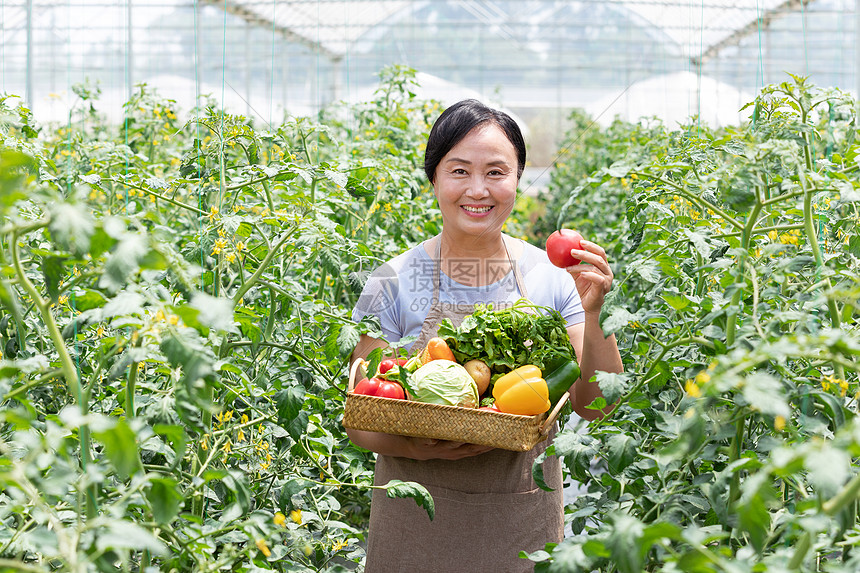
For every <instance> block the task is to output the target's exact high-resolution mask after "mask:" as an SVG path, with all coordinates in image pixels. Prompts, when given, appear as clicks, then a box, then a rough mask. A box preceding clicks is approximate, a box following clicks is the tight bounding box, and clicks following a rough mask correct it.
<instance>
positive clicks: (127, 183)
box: [115, 178, 209, 215]
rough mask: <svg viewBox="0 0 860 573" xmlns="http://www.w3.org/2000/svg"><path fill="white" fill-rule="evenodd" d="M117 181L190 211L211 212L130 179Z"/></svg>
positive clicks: (202, 213) (205, 213)
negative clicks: (136, 183) (132, 181)
mask: <svg viewBox="0 0 860 573" xmlns="http://www.w3.org/2000/svg"><path fill="white" fill-rule="evenodd" d="M115 181H116V182H117V183H119V184H121V185H125V186H126V187H131V188H132V189H137V190H138V191H143V192H144V193H146V194H148V195H151V196H153V197H155V198H158V199H163V200H165V201H167V202H168V203H170V204H171V205H176V206H177V207H182V208H183V209H188V210H189V211H193V212H194V213H197V214H198V215H208V214H209V213H207V212H206V211H202V210H200V209H198V208H197V207H194V206H192V205H189V204H187V203H183V202H182V201H177V200H176V199H171V198H170V197H168V196H167V195H162V194H160V193H156V192H155V191H152V190H151V189H147V188H146V187H142V186H140V185H135V184H134V183H129V182H128V181H122V180H121V179H119V178H117V179H115Z"/></svg>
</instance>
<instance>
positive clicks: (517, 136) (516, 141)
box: [424, 99, 526, 183]
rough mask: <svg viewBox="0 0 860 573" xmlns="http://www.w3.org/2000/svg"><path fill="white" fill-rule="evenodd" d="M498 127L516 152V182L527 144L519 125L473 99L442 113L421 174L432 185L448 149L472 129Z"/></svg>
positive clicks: (431, 137) (432, 135) (433, 130)
mask: <svg viewBox="0 0 860 573" xmlns="http://www.w3.org/2000/svg"><path fill="white" fill-rule="evenodd" d="M487 124H492V125H497V126H499V128H500V129H501V130H502V131H503V132H504V133H505V135H506V136H507V138H508V140H510V142H511V144H513V146H514V149H515V150H516V152H517V179H519V178H520V177H521V176H522V174H523V169H524V168H525V166H526V142H525V140H524V139H523V133H522V131H520V126H519V125H517V122H516V121H514V119H513V118H512V117H511V116H509V115H508V114H506V113H505V112H503V111H499V110H497V109H493V108H491V107H488V106H486V105H484V104H482V103H481V102H479V101H478V100H476V99H465V100H463V101H459V102H457V103H455V104H454V105H452V106H451V107H449V108H448V109H446V110H445V111H444V112H442V115H440V116H439V118H438V119H437V120H436V123H434V124H433V129H431V130H430V137H429V138H428V140H427V149H426V151H425V152H424V173H426V174H427V179H429V180H430V183H433V181H434V179H435V176H436V167H437V166H438V165H439V162H440V161H442V158H443V157H445V155H446V154H447V153H448V152H449V151H451V149H452V148H453V147H454V146H455V145H457V144H458V143H460V141H461V140H462V139H463V138H464V137H466V135H468V134H469V132H471V131H472V130H473V129H475V128H476V127H478V126H482V125H487Z"/></svg>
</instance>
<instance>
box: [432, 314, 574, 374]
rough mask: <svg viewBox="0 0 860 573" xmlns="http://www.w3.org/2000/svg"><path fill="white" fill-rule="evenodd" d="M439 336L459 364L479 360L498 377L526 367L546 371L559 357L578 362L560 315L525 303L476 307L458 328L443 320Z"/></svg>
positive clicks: (449, 321) (448, 320) (447, 320)
mask: <svg viewBox="0 0 860 573" xmlns="http://www.w3.org/2000/svg"><path fill="white" fill-rule="evenodd" d="M438 336H439V337H440V338H442V339H444V340H445V342H447V343H448V346H449V347H450V348H451V350H452V351H453V352H454V356H455V357H456V358H457V361H458V362H460V363H461V364H462V363H465V362H466V361H468V360H471V359H473V358H480V359H481V360H483V361H484V362H486V363H487V366H489V367H490V370H492V371H493V373H495V374H498V373H504V372H508V371H510V370H512V369H514V368H516V367H517V366H522V365H523V364H534V365H535V366H537V367H538V368H541V370H543V368H544V367H545V365H546V363H547V361H548V360H550V359H551V358H553V357H558V356H559V355H563V356H567V357H569V358H570V359H571V360H574V359H575V357H574V355H573V346H571V344H570V338H569V337H568V334H567V329H566V328H565V321H564V318H563V317H562V316H561V314H560V313H559V312H558V311H557V310H555V309H552V308H548V307H544V306H539V305H536V304H533V303H532V302H530V301H528V300H526V299H520V300H518V301H517V302H516V303H514V304H513V305H512V306H509V307H507V308H503V309H499V310H494V309H493V305H477V306H476V307H475V312H474V313H472V314H470V315H468V316H466V317H465V318H464V319H463V322H462V324H460V326H459V327H455V326H454V324H453V323H452V322H451V320H450V319H445V320H443V321H442V322H441V323H440V324H439V334H438Z"/></svg>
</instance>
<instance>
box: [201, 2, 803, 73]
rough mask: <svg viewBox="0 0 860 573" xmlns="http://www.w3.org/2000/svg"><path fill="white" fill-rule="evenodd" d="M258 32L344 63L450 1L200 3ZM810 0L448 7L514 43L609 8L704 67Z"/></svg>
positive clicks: (477, 4) (503, 3)
mask: <svg viewBox="0 0 860 573" xmlns="http://www.w3.org/2000/svg"><path fill="white" fill-rule="evenodd" d="M205 1H206V2H207V3H209V4H210V5H212V6H214V7H220V8H222V9H224V8H226V10H227V11H228V12H229V13H231V14H234V15H236V16H239V17H242V18H244V19H246V20H248V21H251V22H254V23H257V24H259V25H261V26H268V27H271V28H272V29H273V30H277V31H278V32H279V33H281V34H282V35H284V36H286V37H288V38H290V39H292V40H294V41H297V42H300V43H303V44H305V45H307V46H309V47H311V48H312V49H314V50H316V51H317V52H319V53H321V54H323V55H326V56H328V57H330V58H332V59H339V58H342V57H344V56H346V55H347V54H348V53H349V52H350V51H351V50H354V49H355V45H356V42H358V41H359V40H360V39H361V37H362V36H363V35H364V34H365V33H367V32H369V31H370V30H371V29H372V28H374V27H375V26H378V25H380V24H382V23H385V22H388V21H389V20H391V19H397V18H401V17H406V16H407V14H408V13H409V12H410V11H414V10H415V9H416V8H417V7H418V6H422V7H423V6H426V5H428V4H432V3H451V2H449V0H426V1H424V2H417V3H416V2H415V1H414V0H349V1H346V2H344V1H334V0H316V1H309V0H286V1H278V2H272V1H269V0H225V1H220V0H205ZM810 2H811V0H806V1H805V2H804V1H803V0H757V1H756V2H751V1H750V0H701V1H700V2H695V3H691V2H689V1H680V0H674V1H673V0H614V1H611V2H606V1H605V0H581V1H578V2H531V1H527V0H526V1H522V2H504V1H499V0H461V1H459V2H453V3H454V4H457V5H458V6H459V7H460V8H462V9H464V10H466V11H468V12H470V13H471V14H472V15H474V16H475V18H476V19H477V20H479V21H482V22H483V23H485V24H487V25H488V26H490V27H491V28H492V29H493V30H494V31H495V33H497V34H499V35H507V36H509V37H511V38H512V39H516V36H517V32H516V29H517V27H518V26H522V25H527V26H529V27H532V26H539V25H540V24H541V23H544V22H550V21H552V20H553V19H554V18H555V17H557V15H558V13H559V12H560V11H561V10H563V9H566V8H568V7H570V6H571V5H572V4H573V5H577V6H583V5H588V4H589V3H599V4H601V5H603V6H606V5H613V6H614V7H615V8H616V9H617V10H620V11H627V12H628V13H630V14H631V15H633V16H634V17H636V18H638V19H640V20H641V21H642V22H643V24H644V25H646V26H647V27H650V28H652V29H653V31H654V32H655V33H658V34H662V35H663V37H664V38H665V39H666V40H667V41H668V42H671V43H674V44H675V45H676V46H677V48H678V49H679V50H680V51H681V52H682V53H684V55H686V56H687V57H689V58H690V59H691V60H693V61H694V62H697V61H704V60H707V59H708V58H709V57H711V56H713V55H716V54H717V53H718V52H719V50H720V49H721V48H723V47H725V46H730V45H732V44H734V43H737V41H739V40H740V39H742V38H743V37H745V36H747V35H750V34H754V33H756V32H757V31H760V30H761V29H762V28H766V27H767V26H768V24H769V23H770V21H771V19H772V18H773V17H774V15H775V14H779V13H785V12H790V11H792V10H801V9H803V6H804V5H805V4H809V3H810Z"/></svg>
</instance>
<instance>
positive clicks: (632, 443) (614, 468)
mask: <svg viewBox="0 0 860 573" xmlns="http://www.w3.org/2000/svg"><path fill="white" fill-rule="evenodd" d="M637 446H638V443H637V441H636V440H634V439H633V438H632V437H630V436H628V435H627V434H614V435H613V436H611V437H610V438H609V440H607V442H606V448H607V450H608V452H607V454H608V461H609V471H611V472H612V473H620V472H621V471H623V470H624V468H626V467H627V466H629V465H630V464H631V463H633V461H634V460H635V459H636V448H637Z"/></svg>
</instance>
